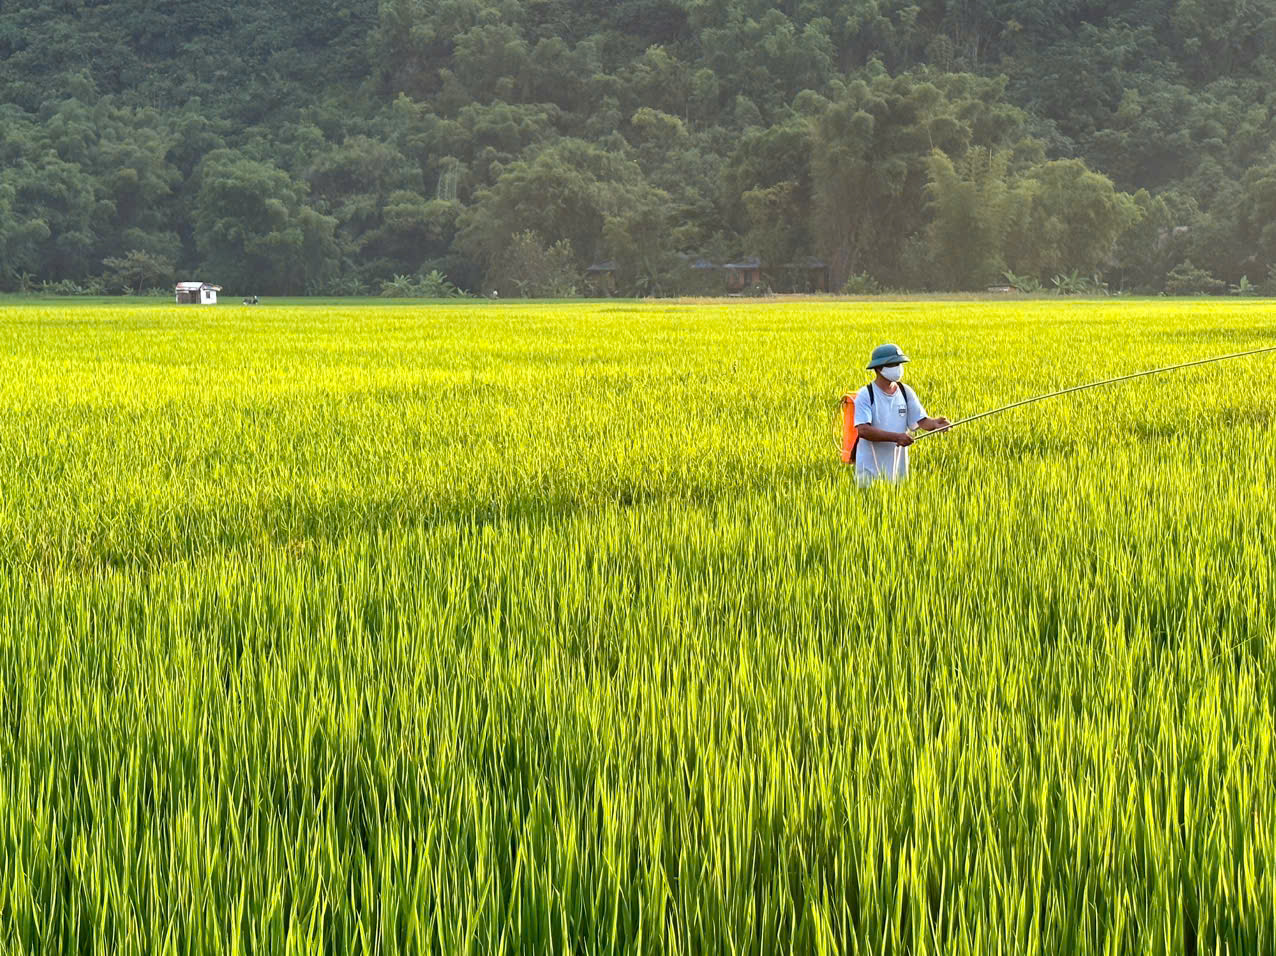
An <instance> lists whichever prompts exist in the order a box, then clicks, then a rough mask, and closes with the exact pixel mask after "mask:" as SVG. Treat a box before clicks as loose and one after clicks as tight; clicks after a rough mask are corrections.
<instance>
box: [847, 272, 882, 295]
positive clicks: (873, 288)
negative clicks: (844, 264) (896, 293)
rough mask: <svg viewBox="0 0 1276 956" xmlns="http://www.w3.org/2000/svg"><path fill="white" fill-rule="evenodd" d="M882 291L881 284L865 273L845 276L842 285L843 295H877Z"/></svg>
mask: <svg viewBox="0 0 1276 956" xmlns="http://www.w3.org/2000/svg"><path fill="white" fill-rule="evenodd" d="M881 291H882V284H881V283H880V282H878V281H877V280H876V279H874V278H873V277H872V276H871V275H869V274H868V273H867V272H859V273H856V274H855V275H853V276H847V277H846V281H845V282H844V283H842V294H843V295H877V294H878V293H880V292H881Z"/></svg>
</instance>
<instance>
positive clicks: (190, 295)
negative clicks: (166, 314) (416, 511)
mask: <svg viewBox="0 0 1276 956" xmlns="http://www.w3.org/2000/svg"><path fill="white" fill-rule="evenodd" d="M221 290H222V287H221V286H219V285H213V284H212V283H210V282H179V283H177V304H178V305H216V304H217V293H218V292H221Z"/></svg>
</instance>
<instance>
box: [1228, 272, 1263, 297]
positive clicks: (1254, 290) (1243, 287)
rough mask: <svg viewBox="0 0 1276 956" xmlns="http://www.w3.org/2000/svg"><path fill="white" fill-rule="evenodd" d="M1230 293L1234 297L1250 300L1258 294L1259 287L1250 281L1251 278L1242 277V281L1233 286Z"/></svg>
mask: <svg viewBox="0 0 1276 956" xmlns="http://www.w3.org/2000/svg"><path fill="white" fill-rule="evenodd" d="M1228 291H1230V292H1231V293H1232V295H1239V296H1242V297H1245V298H1249V297H1251V296H1254V295H1257V294H1258V287H1257V286H1255V285H1254V283H1252V282H1250V281H1249V276H1241V281H1240V282H1237V283H1236V284H1235V285H1233V286H1231V287H1230V288H1229V290H1228Z"/></svg>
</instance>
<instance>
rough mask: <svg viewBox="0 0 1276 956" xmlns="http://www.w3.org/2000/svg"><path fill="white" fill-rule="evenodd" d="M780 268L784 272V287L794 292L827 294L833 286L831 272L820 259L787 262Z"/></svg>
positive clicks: (826, 264)
mask: <svg viewBox="0 0 1276 956" xmlns="http://www.w3.org/2000/svg"><path fill="white" fill-rule="evenodd" d="M780 268H781V269H783V270H784V278H785V279H786V280H787V281H786V286H788V287H791V288H792V290H793V291H794V292H828V291H829V287H830V286H832V284H833V277H832V274H831V273H832V270H831V269H830V268H829V264H828V263H827V262H824V261H823V260H821V259H803V260H801V261H800V262H788V263H785V264H784V265H783V266H781V267H780Z"/></svg>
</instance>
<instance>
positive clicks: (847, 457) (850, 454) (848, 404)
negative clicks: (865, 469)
mask: <svg viewBox="0 0 1276 956" xmlns="http://www.w3.org/2000/svg"><path fill="white" fill-rule="evenodd" d="M864 387H865V388H866V389H868V405H869V407H870V408H872V407H873V406H874V401H873V386H872V384H871V383H870V384H868V385H865V386H864ZM899 389H900V391H901V392H903V393H904V400H905V401H908V386H907V385H905V384H904V383H903V382H900V383H899ZM859 394H860V393H859V392H856V393H855V394H853V395H843V396H842V445H841V451H842V464H844V465H849V464H851V463H852V462H853V461H855V449H856V448H857V447H858V446H859V443H860V433H859V431H858V430H857V429H856V428H855V399H857V398H858V397H859Z"/></svg>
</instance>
